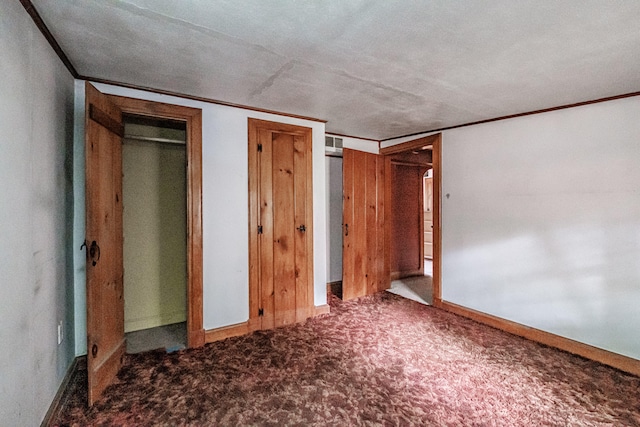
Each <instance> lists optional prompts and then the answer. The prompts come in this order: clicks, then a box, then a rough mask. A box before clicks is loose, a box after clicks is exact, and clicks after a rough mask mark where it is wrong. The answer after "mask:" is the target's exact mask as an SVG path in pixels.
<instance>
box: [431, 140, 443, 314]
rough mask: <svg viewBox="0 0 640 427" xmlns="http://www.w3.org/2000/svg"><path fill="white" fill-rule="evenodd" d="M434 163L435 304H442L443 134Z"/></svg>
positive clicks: (435, 147) (436, 143) (436, 144)
mask: <svg viewBox="0 0 640 427" xmlns="http://www.w3.org/2000/svg"><path fill="white" fill-rule="evenodd" d="M434 136H435V137H436V138H434V140H433V148H432V161H433V177H432V178H433V237H432V239H433V242H432V245H433V256H432V258H431V260H432V263H433V277H432V279H433V294H432V295H433V304H434V305H436V306H437V305H438V304H440V303H441V302H442V210H441V206H442V199H441V197H442V134H441V133H439V134H437V135H434Z"/></svg>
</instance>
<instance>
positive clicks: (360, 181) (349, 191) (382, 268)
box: [342, 148, 389, 300]
mask: <svg viewBox="0 0 640 427" xmlns="http://www.w3.org/2000/svg"><path fill="white" fill-rule="evenodd" d="M342 170H343V172H342V179H343V188H342V191H343V208H342V209H343V234H342V298H343V299H345V300H348V299H352V298H357V297H361V296H364V295H370V294H373V293H375V292H378V291H381V290H384V289H386V288H387V287H388V278H389V270H388V267H387V266H388V252H387V250H386V246H385V242H384V237H385V236H384V227H385V209H384V200H385V198H384V191H385V180H384V174H385V164H384V157H383V156H380V155H377V154H372V153H365V152H362V151H356V150H350V149H346V148H345V149H344V150H343V152H342Z"/></svg>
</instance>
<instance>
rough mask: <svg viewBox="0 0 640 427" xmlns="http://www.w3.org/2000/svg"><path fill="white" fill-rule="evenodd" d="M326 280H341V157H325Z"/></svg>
mask: <svg viewBox="0 0 640 427" xmlns="http://www.w3.org/2000/svg"><path fill="white" fill-rule="evenodd" d="M325 167H326V180H327V281H328V282H339V281H341V280H342V157H329V156H327V157H326V165H325Z"/></svg>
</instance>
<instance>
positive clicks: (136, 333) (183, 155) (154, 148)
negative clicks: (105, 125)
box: [122, 114, 188, 353]
mask: <svg viewBox="0 0 640 427" xmlns="http://www.w3.org/2000/svg"><path fill="white" fill-rule="evenodd" d="M123 121H124V129H125V134H124V138H123V147H122V171H123V178H122V199H123V219H122V221H123V235H124V241H123V261H124V262H123V264H124V332H125V339H126V347H127V353H139V352H142V351H148V350H154V349H166V351H168V352H171V351H177V350H181V349H183V348H186V347H187V335H188V334H187V323H186V322H187V315H188V308H187V307H188V306H187V283H188V270H187V149H186V148H187V147H186V141H187V126H186V122H183V121H178V120H170V119H159V118H152V117H147V116H138V115H130V114H124V115H123Z"/></svg>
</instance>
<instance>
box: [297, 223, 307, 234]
mask: <svg viewBox="0 0 640 427" xmlns="http://www.w3.org/2000/svg"><path fill="white" fill-rule="evenodd" d="M297 230H299V231H302V232H303V233H304V232H305V231H307V227H305V226H304V224H302V225H301V226H300V227H298V228H297Z"/></svg>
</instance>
